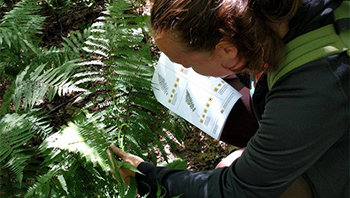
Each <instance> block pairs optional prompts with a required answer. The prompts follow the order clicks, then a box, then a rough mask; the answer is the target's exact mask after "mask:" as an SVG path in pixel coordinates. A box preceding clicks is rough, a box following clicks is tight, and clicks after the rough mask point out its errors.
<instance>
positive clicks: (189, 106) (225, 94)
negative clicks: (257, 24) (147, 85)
mask: <svg viewBox="0 0 350 198" xmlns="http://www.w3.org/2000/svg"><path fill="white" fill-rule="evenodd" d="M152 84H153V92H154V94H155V96H156V98H157V100H158V101H159V102H160V103H161V104H163V105H164V106H166V107H167V108H168V109H170V110H171V111H173V112H174V113H176V114H178V115H179V116H181V117H183V118H184V119H185V120H187V121H188V122H190V123H192V124H193V125H195V126H196V127H198V128H199V129H201V130H202V131H204V132H206V133H207V134H209V135H210V136H211V137H213V138H215V139H219V138H220V135H221V132H222V129H223V127H224V124H225V121H226V119H227V116H228V115H229V113H230V111H231V109H232V107H233V105H234V104H235V103H236V102H237V100H238V99H239V98H240V97H241V94H240V93H239V92H238V91H236V90H235V89H234V88H232V87H231V86H230V85H229V84H228V83H226V82H225V81H224V80H222V79H221V78H216V77H209V76H203V75H200V74H197V73H196V72H195V71H193V69H191V68H184V67H183V66H182V65H179V64H176V63H173V62H171V61H170V60H169V59H168V57H167V56H166V55H165V54H161V56H160V59H159V62H158V65H157V67H156V70H155V72H154V75H153V79H152Z"/></svg>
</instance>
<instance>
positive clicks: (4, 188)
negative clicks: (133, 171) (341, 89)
mask: <svg viewBox="0 0 350 198" xmlns="http://www.w3.org/2000/svg"><path fill="white" fill-rule="evenodd" d="M11 2H12V3H11ZM13 2H14V1H4V0H0V6H2V7H6V6H7V8H9V12H6V13H5V14H4V16H3V17H2V18H1V20H0V88H1V89H0V97H1V99H0V104H1V107H0V108H1V111H0V181H1V183H0V196H1V197H135V196H136V189H135V182H134V181H133V182H131V185H130V187H127V186H126V185H125V184H124V182H123V180H122V178H121V176H120V175H119V171H117V170H118V169H119V168H120V167H126V168H132V167H131V166H130V165H129V164H127V163H125V162H121V161H118V160H116V159H115V158H112V159H111V160H110V159H109V158H108V155H107V152H106V150H107V149H108V146H109V145H111V144H115V145H118V146H119V147H120V148H122V149H123V150H125V151H127V152H131V153H134V154H136V155H139V156H142V157H143V158H145V159H147V160H148V159H151V160H152V161H153V162H154V163H157V161H156V157H157V153H156V151H155V148H160V151H161V152H162V154H163V157H164V158H166V154H165V152H164V151H163V149H162V148H163V147H164V145H165V144H170V145H171V146H172V145H173V144H172V142H173V140H174V139H177V140H180V141H181V139H182V135H183V134H182V132H183V130H184V129H186V128H187V127H186V124H185V123H184V122H183V121H182V120H181V119H179V118H178V117H176V116H174V115H172V114H171V113H170V112H168V110H166V109H165V108H163V107H162V106H161V105H160V104H159V103H158V102H157V101H156V99H155V97H154V96H153V92H152V84H151V77H152V74H153V71H154V66H155V61H154V60H153V59H152V57H151V55H150V47H151V46H152V44H151V43H150V41H149V39H148V38H149V37H150V33H149V29H148V25H147V22H148V21H147V20H148V17H147V16H146V15H139V14H138V13H135V11H134V10H135V9H134V8H135V5H137V4H140V3H142V2H141V1H129V0H109V1H106V2H105V4H104V5H105V8H104V11H103V13H101V14H100V16H99V17H98V18H96V19H95V20H94V23H92V24H87V25H84V28H83V29H81V31H74V32H71V33H69V34H68V35H67V36H66V37H63V38H62V42H61V43H60V45H59V46H46V45H45V44H43V41H42V35H43V26H44V22H45V20H46V16H44V15H42V14H41V13H42V12H41V11H42V9H43V7H44V6H46V7H47V6H49V7H50V8H51V9H52V10H56V11H57V12H61V13H64V11H66V10H69V9H70V8H71V7H72V6H75V5H79V6H92V5H93V4H94V3H95V1H94V0H74V1H73V0H70V1H65V0H45V1H43V0H21V1H18V3H17V2H15V3H13ZM160 137H162V138H160ZM160 139H162V141H161V140H160Z"/></svg>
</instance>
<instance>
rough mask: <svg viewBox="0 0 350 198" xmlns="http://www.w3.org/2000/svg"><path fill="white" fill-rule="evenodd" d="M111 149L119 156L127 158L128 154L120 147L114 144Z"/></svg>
mask: <svg viewBox="0 0 350 198" xmlns="http://www.w3.org/2000/svg"><path fill="white" fill-rule="evenodd" d="M111 149H112V151H113V153H114V154H115V155H116V156H117V157H120V158H122V160H125V159H124V158H125V156H126V153H125V152H124V151H122V150H121V149H120V148H118V147H116V146H114V145H111Z"/></svg>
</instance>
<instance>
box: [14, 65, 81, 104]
mask: <svg viewBox="0 0 350 198" xmlns="http://www.w3.org/2000/svg"><path fill="white" fill-rule="evenodd" d="M45 66H46V65H45V64H43V65H40V66H38V67H37V68H36V69H35V70H34V71H33V72H30V73H29V71H28V70H29V69H30V67H29V66H28V67H27V68H26V69H25V70H24V71H23V72H21V73H20V74H19V75H18V76H17V78H16V82H15V90H14V94H13V95H12V99H13V102H14V105H15V109H16V111H18V110H19V109H20V107H21V103H22V101H23V108H24V109H27V108H29V109H31V108H33V106H34V104H35V102H36V101H37V100H39V99H42V98H44V96H45V95H46V94H48V99H49V100H52V99H53V97H54V96H55V95H56V93H58V94H59V95H60V96H61V95H64V94H66V93H71V92H73V91H75V92H79V91H80V92H84V91H85V89H82V88H78V87H76V86H75V85H74V84H73V83H72V82H70V81H68V77H69V76H70V75H71V71H72V70H74V68H75V67H76V64H75V61H69V62H67V63H65V64H64V65H62V66H61V67H58V68H52V69H49V70H47V71H44V69H45ZM22 98H23V100H22Z"/></svg>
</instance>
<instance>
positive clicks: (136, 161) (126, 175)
mask: <svg viewBox="0 0 350 198" xmlns="http://www.w3.org/2000/svg"><path fill="white" fill-rule="evenodd" d="M110 148H111V149H112V151H113V154H114V155H115V156H116V157H119V158H121V159H122V160H123V161H125V162H128V163H130V164H131V165H132V166H134V167H135V168H137V167H138V165H140V164H141V162H143V161H144V160H143V159H142V158H140V157H138V156H136V155H133V154H130V153H125V152H124V151H122V150H121V149H120V148H118V147H116V146H114V145H112V146H110ZM113 154H111V153H110V152H109V149H108V155H109V157H110V158H111V157H113V156H112V155H113ZM120 174H121V176H122V178H123V179H124V181H125V183H126V184H127V185H129V183H130V177H135V172H134V171H131V170H129V169H126V168H120Z"/></svg>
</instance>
